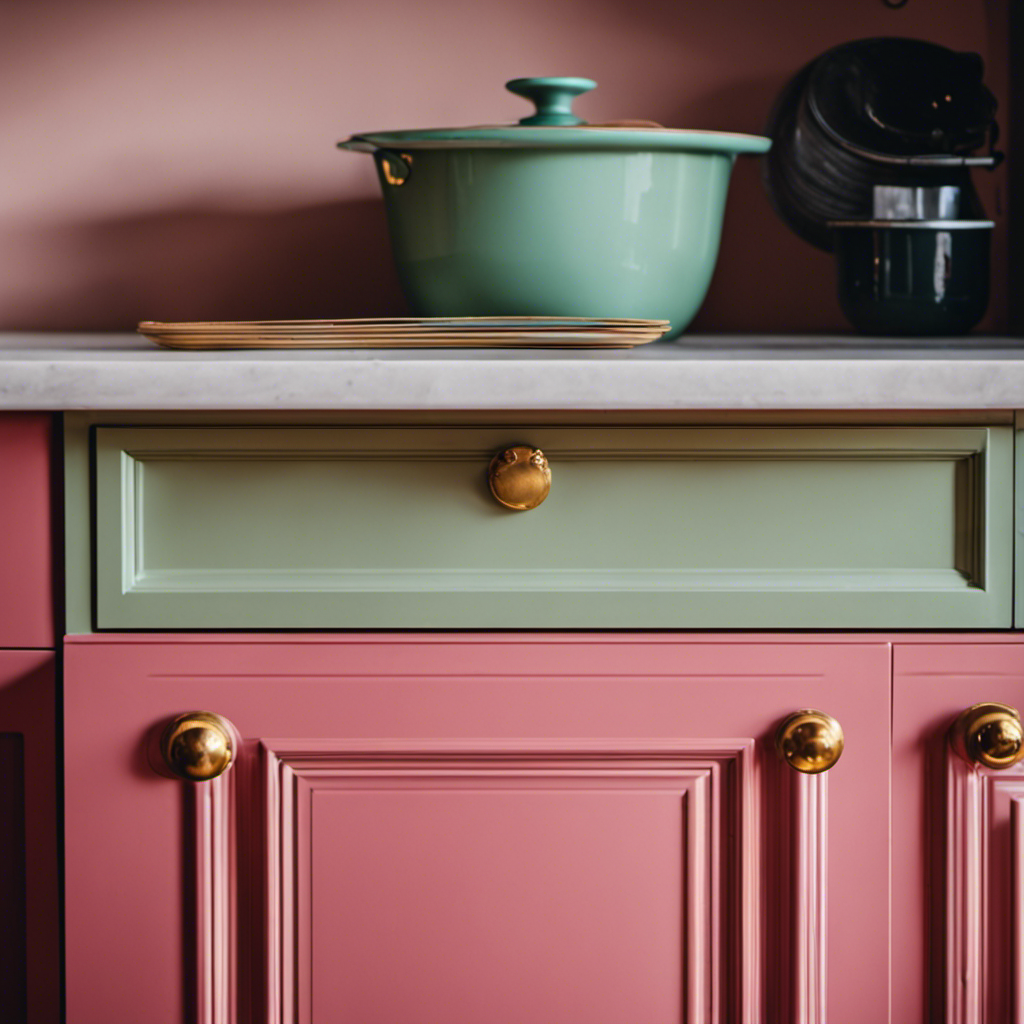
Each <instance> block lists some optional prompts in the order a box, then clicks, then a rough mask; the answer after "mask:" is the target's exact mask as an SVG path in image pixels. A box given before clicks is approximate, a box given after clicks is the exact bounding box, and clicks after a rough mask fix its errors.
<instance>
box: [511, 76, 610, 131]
mask: <svg viewBox="0 0 1024 1024" xmlns="http://www.w3.org/2000/svg"><path fill="white" fill-rule="evenodd" d="M505 88H506V89H508V91H509V92H514V93H515V94H516V95H517V96H523V97H525V98H526V99H528V100H530V101H531V102H532V103H533V104H534V105H535V106H536V107H537V113H535V114H531V115H530V116H529V117H523V118H520V121H519V123H520V124H530V125H547V126H551V127H555V126H559V125H561V126H571V125H577V124H586V123H587V122H586V121H584V120H583V118H582V117H577V116H576V115H575V114H574V113H573V112H572V101H573V100H574V99H576V97H577V96H579V95H580V93H584V92H590V90H591V89H596V88H597V82H595V81H593V80H592V79H589V78H513V79H512V81H511V82H506V83H505Z"/></svg>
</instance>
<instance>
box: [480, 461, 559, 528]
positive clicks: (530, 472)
mask: <svg viewBox="0 0 1024 1024" xmlns="http://www.w3.org/2000/svg"><path fill="white" fill-rule="evenodd" d="M487 480H488V483H490V485H491V494H493V495H494V497H495V498H497V499H498V501H500V502H501V504H502V505H504V506H505V508H511V509H514V510H515V511H516V512H525V511H526V510H527V509H531V508H536V507H537V506H538V505H539V504H540V503H541V502H542V501H543V500H544V499H545V498H546V497H547V496H548V491H550V490H551V467H550V466H549V465H548V460H547V458H546V457H545V455H544V453H543V452H542V451H541V450H540V449H539V448H531V447H529V446H528V445H516V446H515V447H514V448H506V449H505V451H503V452H500V453H499V454H497V455H495V456H494V458H493V459H491V465H490V468H489V469H488V471H487Z"/></svg>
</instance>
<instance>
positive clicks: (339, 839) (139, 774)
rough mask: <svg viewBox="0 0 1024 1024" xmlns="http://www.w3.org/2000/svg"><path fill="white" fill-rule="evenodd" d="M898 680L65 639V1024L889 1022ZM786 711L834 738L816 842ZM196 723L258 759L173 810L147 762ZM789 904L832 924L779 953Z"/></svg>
mask: <svg viewBox="0 0 1024 1024" xmlns="http://www.w3.org/2000/svg"><path fill="white" fill-rule="evenodd" d="M889 657H890V656H889V647H888V645H886V644H884V643H873V642H867V643H859V644H853V643H851V644H843V645H842V646H841V647H839V648H831V647H829V646H828V645H826V644H822V643H816V642H801V641H794V640H792V639H788V640H782V639H779V640H778V641H772V640H765V641H763V642H759V643H746V642H737V643H732V642H723V641H722V640H721V639H720V638H700V637H693V638H685V639H683V638H679V637H667V636H652V637H628V636H607V635H606V636H593V637H555V636H520V637H501V636H464V637H416V636H389V637H366V636H363V637H351V638H342V637H330V638H328V637H324V636H320V637H315V638H314V637H309V638H295V637H248V638H231V639H230V640H229V639H225V638H216V637H202V636H197V637H173V638H167V637H76V638H71V639H69V641H68V643H67V647H66V696H65V706H66V732H67V737H66V765H67V770H66V786H67V794H66V802H67V825H66V836H67V839H66V845H67V982H68V1014H69V1020H73V1021H75V1022H76V1024H90V1022H92V1021H96V1022H104V1024H106V1022H108V1021H110V1020H119V1019H125V1020H127V1019H136V1020H137V1019H153V1020H161V1021H166V1022H168V1024H173V1022H175V1021H183V1020H187V1019H189V1017H191V1016H198V1019H199V1020H201V1021H203V1022H204V1024H213V1022H220V1024H224V1022H227V1021H235V1020H237V1021H241V1022H245V1021H263V1020H267V1021H277V1022H281V1024H286V1022H289V1021H296V1022H308V1021H313V1020H315V1021H331V1022H332V1024H346V1022H359V1024H373V1022H374V1021H388V1022H391V1024H394V1022H395V1021H398V1020H407V1021H413V1020H444V1021H445V1022H446V1024H459V1022H470V1021H472V1022H477V1024H479V1021H481V1020H487V1021H488V1022H489V1024H500V1022H502V1021H510V1022H511V1021H515V1022H517V1024H529V1022H539V1021H544V1022H547V1024H556V1022H562V1024H564V1022H568V1021H575V1022H586V1024H611V1022H614V1021H631V1022H634V1024H635V1022H637V1021H644V1022H645V1024H662V1022H666V1021H673V1022H676V1021H691V1022H697V1024H714V1022H726V1021H742V1022H743V1024H755V1022H757V1021H765V1022H768V1021H780V1022H781V1021H786V1022H791V1021H793V1020H795V1019H798V1012H799V1014H800V1016H799V1019H802V1020H806V1021H809V1022H810V1021H815V1020H824V1019H829V1020H834V1021H865V1022H866V1021H871V1022H884V1021H886V1020H888V1019H889V1015H888V1004H889V992H888V956H889V949H888V933H889V919H888V913H889V892H888V887H887V883H886V877H887V866H888V856H889V846H888V804H887V793H888V785H889V778H888V763H887V759H886V758H885V757H884V756H883V757H881V758H880V757H879V756H878V751H879V750H883V751H884V750H885V749H886V746H887V742H888V734H889ZM806 706H815V707H822V708H824V709H825V710H827V711H829V713H830V714H833V715H835V717H837V718H838V719H839V720H840V722H841V723H842V725H843V727H844V729H845V731H846V737H847V747H846V753H845V754H844V756H843V759H842V760H841V761H840V762H839V764H838V765H837V766H836V767H835V768H834V769H833V770H832V772H831V773H830V774H829V776H828V781H827V787H828V793H829V797H828V820H827V824H826V822H824V821H823V820H821V817H822V815H823V813H824V801H823V799H822V797H823V795H824V787H823V786H821V785H820V783H821V781H823V780H818V781H817V782H814V783H810V784H809V785H805V783H803V782H796V783H794V780H793V779H792V776H791V774H789V769H788V768H784V766H782V765H780V764H779V763H778V761H777V759H776V758H775V755H774V752H773V750H772V738H773V735H774V728H775V726H776V725H777V724H778V722H779V721H780V720H781V719H782V718H784V717H785V716H786V715H787V714H789V713H790V712H792V711H794V710H796V709H798V708H801V707H806ZM194 708H207V709H209V710H214V711H217V712H218V713H220V714H223V715H225V716H226V717H227V718H229V719H231V720H232V721H233V722H234V724H235V725H236V726H237V728H238V730H239V732H240V733H241V735H242V736H243V737H245V742H244V744H243V748H242V752H241V754H240V757H239V760H238V763H237V765H236V767H235V768H233V769H232V771H231V772H230V773H229V775H228V776H226V777H225V779H224V780H223V781H222V782H219V783H215V784H203V785H201V786H192V787H191V788H189V787H188V786H186V784H184V783H178V782H175V781H172V780H168V779H165V778H162V777H160V776H158V775H156V774H155V773H154V772H152V770H151V769H150V768H149V767H148V765H147V764H146V758H145V754H144V747H145V739H146V735H147V733H150V732H151V730H152V729H153V728H154V727H155V726H159V725H160V724H161V723H162V722H164V721H166V720H167V718H169V717H170V716H172V715H174V714H176V713H179V712H182V711H187V710H191V709H194ZM111 709H116V710H115V711H113V712H112V710H111ZM794 786H797V787H800V788H801V792H803V791H804V790H806V793H805V797H806V798H802V797H801V798H799V799H797V800H796V802H795V803H794V805H793V810H792V811H788V810H785V806H786V801H787V800H788V799H789V795H790V794H791V793H792V790H793V787H794ZM798 796H799V794H798ZM812 819H817V820H812ZM826 827H827V830H828V837H829V839H828V851H829V852H828V863H827V865H826V866H822V865H821V864H820V861H819V858H820V856H821V854H822V852H823V850H824V835H825V829H826ZM798 850H802V851H803V853H802V854H800V855H799V857H798V860H799V863H798V864H795V865H794V863H793V862H792V861H791V860H790V857H791V856H794V855H796V851H798ZM801 865H802V866H801ZM805 878H806V879H813V880H814V881H815V884H816V886H817V888H816V889H815V890H814V891H813V892H812V893H811V894H810V895H809V896H808V897H806V898H803V897H798V895H797V893H796V891H795V889H794V886H793V881H794V880H800V879H805ZM826 900H827V905H828V913H827V924H826V925H825V927H826V928H827V936H824V937H823V936H822V935H821V934H820V933H819V932H818V931H817V930H816V928H817V927H820V926H821V922H824V921H825V920H826V915H825V912H824V911H825V903H826ZM801 906H804V907H806V908H807V910H808V912H810V913H812V914H814V915H815V916H816V920H817V922H818V925H816V926H807V927H802V928H799V929H796V931H794V930H793V929H792V928H791V924H792V921H793V919H794V918H795V917H796V916H797V915H798V913H799V912H800V911H798V910H796V909H794V908H798V907H801ZM826 957H827V960H826ZM798 963H800V964H802V965H803V966H802V967H801V968H799V969H798V968H797V966H796V965H797V964H798ZM815 965H819V967H816V966H815ZM815 970H821V971H824V972H825V973H826V974H827V977H821V976H820V973H819V975H818V976H816V977H812V976H811V975H813V974H814V972H815ZM801 971H802V972H803V973H801ZM798 978H802V979H804V980H803V981H801V982H800V983H799V984H800V986H802V989H803V991H805V992H806V993H808V994H807V995H806V996H804V997H803V999H804V1003H805V1008H804V1009H803V1010H801V1011H798V1010H797V1008H796V1004H795V1000H796V999H797V994H796V989H797V988H798V984H797V979H798ZM824 993H827V1001H828V1005H827V1011H826V1012H823V1011H822V1008H821V1007H819V1006H816V1005H815V1001H816V1000H818V1001H820V999H821V998H824V995H823V994H824Z"/></svg>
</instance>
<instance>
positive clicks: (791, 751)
mask: <svg viewBox="0 0 1024 1024" xmlns="http://www.w3.org/2000/svg"><path fill="white" fill-rule="evenodd" d="M844 743H845V740H844V738H843V729H842V726H840V724H839V723H838V722H837V721H836V720H835V719H834V718H833V717H832V716H831V715H826V714H825V712H824V711H815V710H814V709H813V708H805V709H804V710H803V711H796V712H794V713H793V714H792V715H790V716H789V718H787V719H786V720H785V721H784V722H783V723H782V724H781V725H780V726H779V728H778V730H777V731H776V733H775V749H776V750H777V751H778V754H779V757H781V758H782V760H783V761H785V762H786V763H787V764H788V765H789V766H790V767H791V768H795V769H796V770H797V771H798V772H805V773H806V774H808V775H817V774H818V773H819V772H827V771H828V770H829V768H831V767H832V765H834V764H835V763H836V761H838V760H839V758H840V757H842V755H843V746H844Z"/></svg>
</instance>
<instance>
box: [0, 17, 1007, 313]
mask: <svg viewBox="0 0 1024 1024" xmlns="http://www.w3.org/2000/svg"><path fill="white" fill-rule="evenodd" d="M1009 3H1010V0H908V2H907V4H906V6H905V7H903V8H902V9H899V10H890V9H888V8H887V7H886V6H884V4H883V3H882V0H843V2H838V0H817V2H814V3H812V2H808V0H786V2H784V3H783V2H781V0H778V2H777V0H699V2H689V3H686V2H682V0H630V2H626V0H561V2H558V3H551V2H549V0H543V2H542V0H517V2H514V3H510V2H508V0H475V2H474V3H468V2H463V3H459V2H456V0H441V2H433V3H430V2H426V3H425V2H418V3H413V2H402V0H395V2H392V3H375V4H374V3H354V2H352V0H340V2H338V0H335V2H328V0H294V2H291V3H283V2H270V0H263V2H255V0H244V2H243V0H204V2H202V3H195V2H189V0H167V2H156V0H142V2H138V3H126V2H123V0H122V2H114V0H89V2H87V3H86V2H81V0H79V2H78V3H75V2H74V0H35V2H33V3H27V2H23V3H13V2H12V3H7V4H5V5H3V6H2V8H0V138H2V140H3V142H2V153H3V155H2V158H0V328H72V329H73V328H79V329H82V328H94V329H100V328H128V327H131V326H133V325H134V323H135V321H137V320H139V319H143V318H152V319H169V320H171V319H209V318H256V317H289V316H302V317H304V316H310V317H315V316H354V315H384V314H388V313H397V312H401V311H402V301H401V297H400V295H399V292H398V287H397V283H396V281H395V277H394V273H393V271H392V268H391V265H390V258H389V254H388V247H387V240H386V228H385V224H384V218H383V209H382V206H381V203H380V201H379V198H378V190H377V184H376V181H375V178H374V175H373V172H372V168H371V162H370V160H369V159H368V158H365V157H361V156H359V155H355V154H347V153H341V152H338V151H336V150H335V149H334V148H333V145H334V142H335V141H336V140H337V139H339V138H342V137H344V136H345V135H347V134H349V133H350V132H352V131H357V130H370V129H375V128H396V127H427V126H431V125H438V124H471V123H480V122H488V121H491V122H493V121H502V120H515V119H516V118H518V117H519V116H521V114H522V113H523V111H524V110H525V109H526V108H525V107H524V105H523V103H522V101H521V100H518V99H517V98H515V97H513V96H511V95H509V94H507V93H505V92H504V90H503V88H502V85H503V83H504V81H505V80H506V79H508V78H512V77H515V76H518V75H532V74H582V75H589V76H591V77H593V78H596V79H597V80H598V81H599V83H600V89H599V90H598V91H597V92H596V93H595V94H592V95H591V96H588V97H585V98H584V99H583V100H581V101H580V102H579V110H580V113H581V114H582V115H583V116H584V117H587V118H589V119H592V120H607V119H613V118H621V117H647V118H653V119H655V120H658V121H661V122H662V123H664V124H666V125H670V126H673V127H698V128H716V129H731V130H738V131H753V132H756V131H759V130H760V129H761V127H762V125H763V123H764V121H765V118H766V115H767V113H768V110H769V108H770V106H771V103H772V100H773V99H774V97H775V95H776V93H777V92H778V91H779V89H780V88H781V86H782V84H783V83H784V82H785V81H786V79H787V78H789V77H790V76H791V75H792V74H793V73H794V72H795V71H796V70H797V68H798V67H799V66H800V65H802V64H803V63H804V62H806V61H807V60H808V59H810V58H811V57H813V56H815V55H816V54H818V53H819V52H821V51H822V50H824V49H826V48H827V47H829V46H832V45H835V44H836V43H839V42H842V41H845V40H847V39H851V38H856V37H863V36H871V35H909V36H918V37H921V38H926V39H931V40H934V41H936V42H940V43H944V44H946V45H949V46H954V47H956V48H959V49H970V50H977V51H978V52H980V53H982V54H983V55H984V56H985V58H986V61H987V63H988V68H989V72H988V80H989V84H990V86H991V87H992V88H993V90H994V91H995V92H996V93H997V95H998V96H999V98H1000V102H1001V106H1002V108H1003V112H1004V113H1003V117H1002V122H1003V127H1004V129H1005V127H1006V117H1005V106H1006V104H1005V98H1006V58H1005V54H1004V52H1003V49H1004V47H1005V39H1006V29H1005V22H1006V18H1007V9H1008V5H1009ZM1001 180H1002V175H1001V173H997V174H996V175H994V176H989V175H979V184H980V185H982V187H983V190H984V191H983V195H984V197H985V200H986V203H987V206H988V210H989V213H990V214H993V215H995V216H996V219H997V221H998V222H999V225H1000V230H999V231H998V232H997V239H996V260H995V282H994V292H995V299H994V303H993V310H994V314H993V315H992V316H990V318H989V321H990V322H989V323H988V324H987V326H988V327H989V328H991V329H999V328H1000V327H1001V326H1002V324H1003V322H1004V321H1005V310H1004V307H1005V288H1004V287H1003V280H1002V279H1003V277H1004V276H1005V247H1006V246H1005V232H1004V230H1003V228H1004V225H1005V212H1006V211H1005V200H1004V199H1003V198H1002V197H1001V196H999V195H997V189H998V184H999V182H1000V181H1001ZM834 291H835V289H834V283H833V271H832V263H831V258H830V257H829V256H827V255H825V254H822V253H820V252H818V251H817V250H815V249H813V248H811V247H810V246H808V245H806V244H805V243H803V242H801V241H799V240H798V239H796V238H795V237H794V236H792V235H791V234H790V232H789V231H788V229H786V228H785V227H784V226H783V225H782V224H781V223H780V222H779V221H778V220H777V218H776V217H775V215H774V213H773V212H772V211H771V209H770V207H769V205H768V202H767V199H766V198H765V195H764V193H763V190H762V187H761V184H760V181H759V168H758V165H757V163H756V162H755V161H752V160H751V161H743V162H742V163H741V164H740V166H739V167H738V168H737V172H736V176H735V179H734V183H733V189H732V193H731V196H730V201H729V210H728V213H727V216H726V225H725V236H724V239H723V247H722V255H721V259H720V262H719V267H718V271H717V274H716V278H715V281H714V284H713V286H712V290H711V294H710V296H709V298H708V301H707V304H706V306H705V308H704V310H703V312H702V313H701V315H700V317H699V319H698V321H697V324H696V325H695V329H698V330H700V329H703V330H713V331H728V330H776V331H786V330H821V329H829V328H840V327H843V326H844V321H843V319H842V316H841V314H840V312H839V309H838V306H837V303H836V300H835V297H834Z"/></svg>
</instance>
